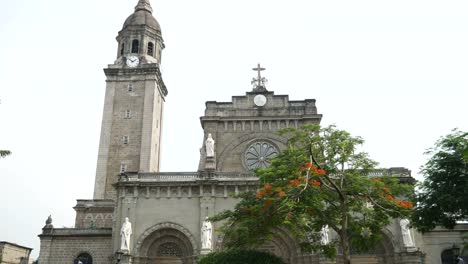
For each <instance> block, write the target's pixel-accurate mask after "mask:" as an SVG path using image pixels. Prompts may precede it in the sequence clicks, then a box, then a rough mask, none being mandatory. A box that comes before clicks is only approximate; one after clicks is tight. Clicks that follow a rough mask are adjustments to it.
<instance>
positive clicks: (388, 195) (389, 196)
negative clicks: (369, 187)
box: [385, 194, 394, 201]
mask: <svg viewBox="0 0 468 264" xmlns="http://www.w3.org/2000/svg"><path fill="white" fill-rule="evenodd" d="M385 197H387V199H388V200H390V201H393V199H394V198H393V196H391V195H390V194H387V195H385Z"/></svg>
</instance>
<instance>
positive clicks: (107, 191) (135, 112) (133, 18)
mask: <svg viewBox="0 0 468 264" xmlns="http://www.w3.org/2000/svg"><path fill="white" fill-rule="evenodd" d="M152 13H153V9H152V7H151V4H150V2H149V0H139V1H138V4H137V6H136V7H135V11H134V13H133V14H132V15H130V16H129V17H128V18H127V19H126V20H125V23H124V25H123V28H122V30H121V31H120V32H119V33H118V36H117V42H118V50H117V59H116V60H115V62H114V64H110V65H109V66H108V67H107V68H106V69H104V72H105V74H106V77H107V78H106V83H107V85H106V94H105V100H104V111H103V117H102V126H101V138H100V143H99V154H98V161H97V169H96V180H95V186H94V199H115V198H116V197H115V195H116V192H115V190H114V187H113V186H112V185H113V184H114V183H116V182H117V178H118V175H119V174H120V173H123V172H127V171H128V172H158V171H159V166H160V164H159V161H160V148H161V128H162V119H163V108H164V100H165V97H166V95H167V89H166V86H165V85H164V82H163V80H162V76H161V72H160V64H161V52H162V50H163V49H164V41H163V38H162V35H161V28H160V26H159V23H158V22H157V21H156V19H155V18H154V16H153V14H152Z"/></svg>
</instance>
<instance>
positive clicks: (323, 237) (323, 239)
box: [320, 225, 330, 245]
mask: <svg viewBox="0 0 468 264" xmlns="http://www.w3.org/2000/svg"><path fill="white" fill-rule="evenodd" d="M329 230H330V228H328V225H324V226H323V227H322V230H321V231H320V243H321V244H322V245H328V243H330V239H329V237H328V232H329Z"/></svg>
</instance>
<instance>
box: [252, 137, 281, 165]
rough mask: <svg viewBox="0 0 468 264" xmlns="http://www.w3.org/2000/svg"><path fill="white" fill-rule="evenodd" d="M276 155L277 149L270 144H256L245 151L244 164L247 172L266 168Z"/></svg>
mask: <svg viewBox="0 0 468 264" xmlns="http://www.w3.org/2000/svg"><path fill="white" fill-rule="evenodd" d="M278 153H279V152H278V149H277V148H276V147H275V146H273V145H272V144H270V143H267V142H256V143H254V144H252V145H250V146H249V147H248V148H247V150H246V151H245V156H244V162H245V165H246V166H247V168H248V169H249V170H255V169H259V168H266V167H268V166H269V165H270V161H271V159H273V158H274V157H275V156H276V155H278Z"/></svg>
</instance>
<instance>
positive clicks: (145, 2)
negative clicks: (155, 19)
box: [135, 0, 153, 13]
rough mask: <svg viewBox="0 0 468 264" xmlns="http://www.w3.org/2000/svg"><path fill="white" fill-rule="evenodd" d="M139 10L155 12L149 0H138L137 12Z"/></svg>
mask: <svg viewBox="0 0 468 264" xmlns="http://www.w3.org/2000/svg"><path fill="white" fill-rule="evenodd" d="M139 10H144V11H148V12H150V13H153V8H152V7H151V4H150V1H149V0H138V4H137V6H135V12H136V11H139Z"/></svg>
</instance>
